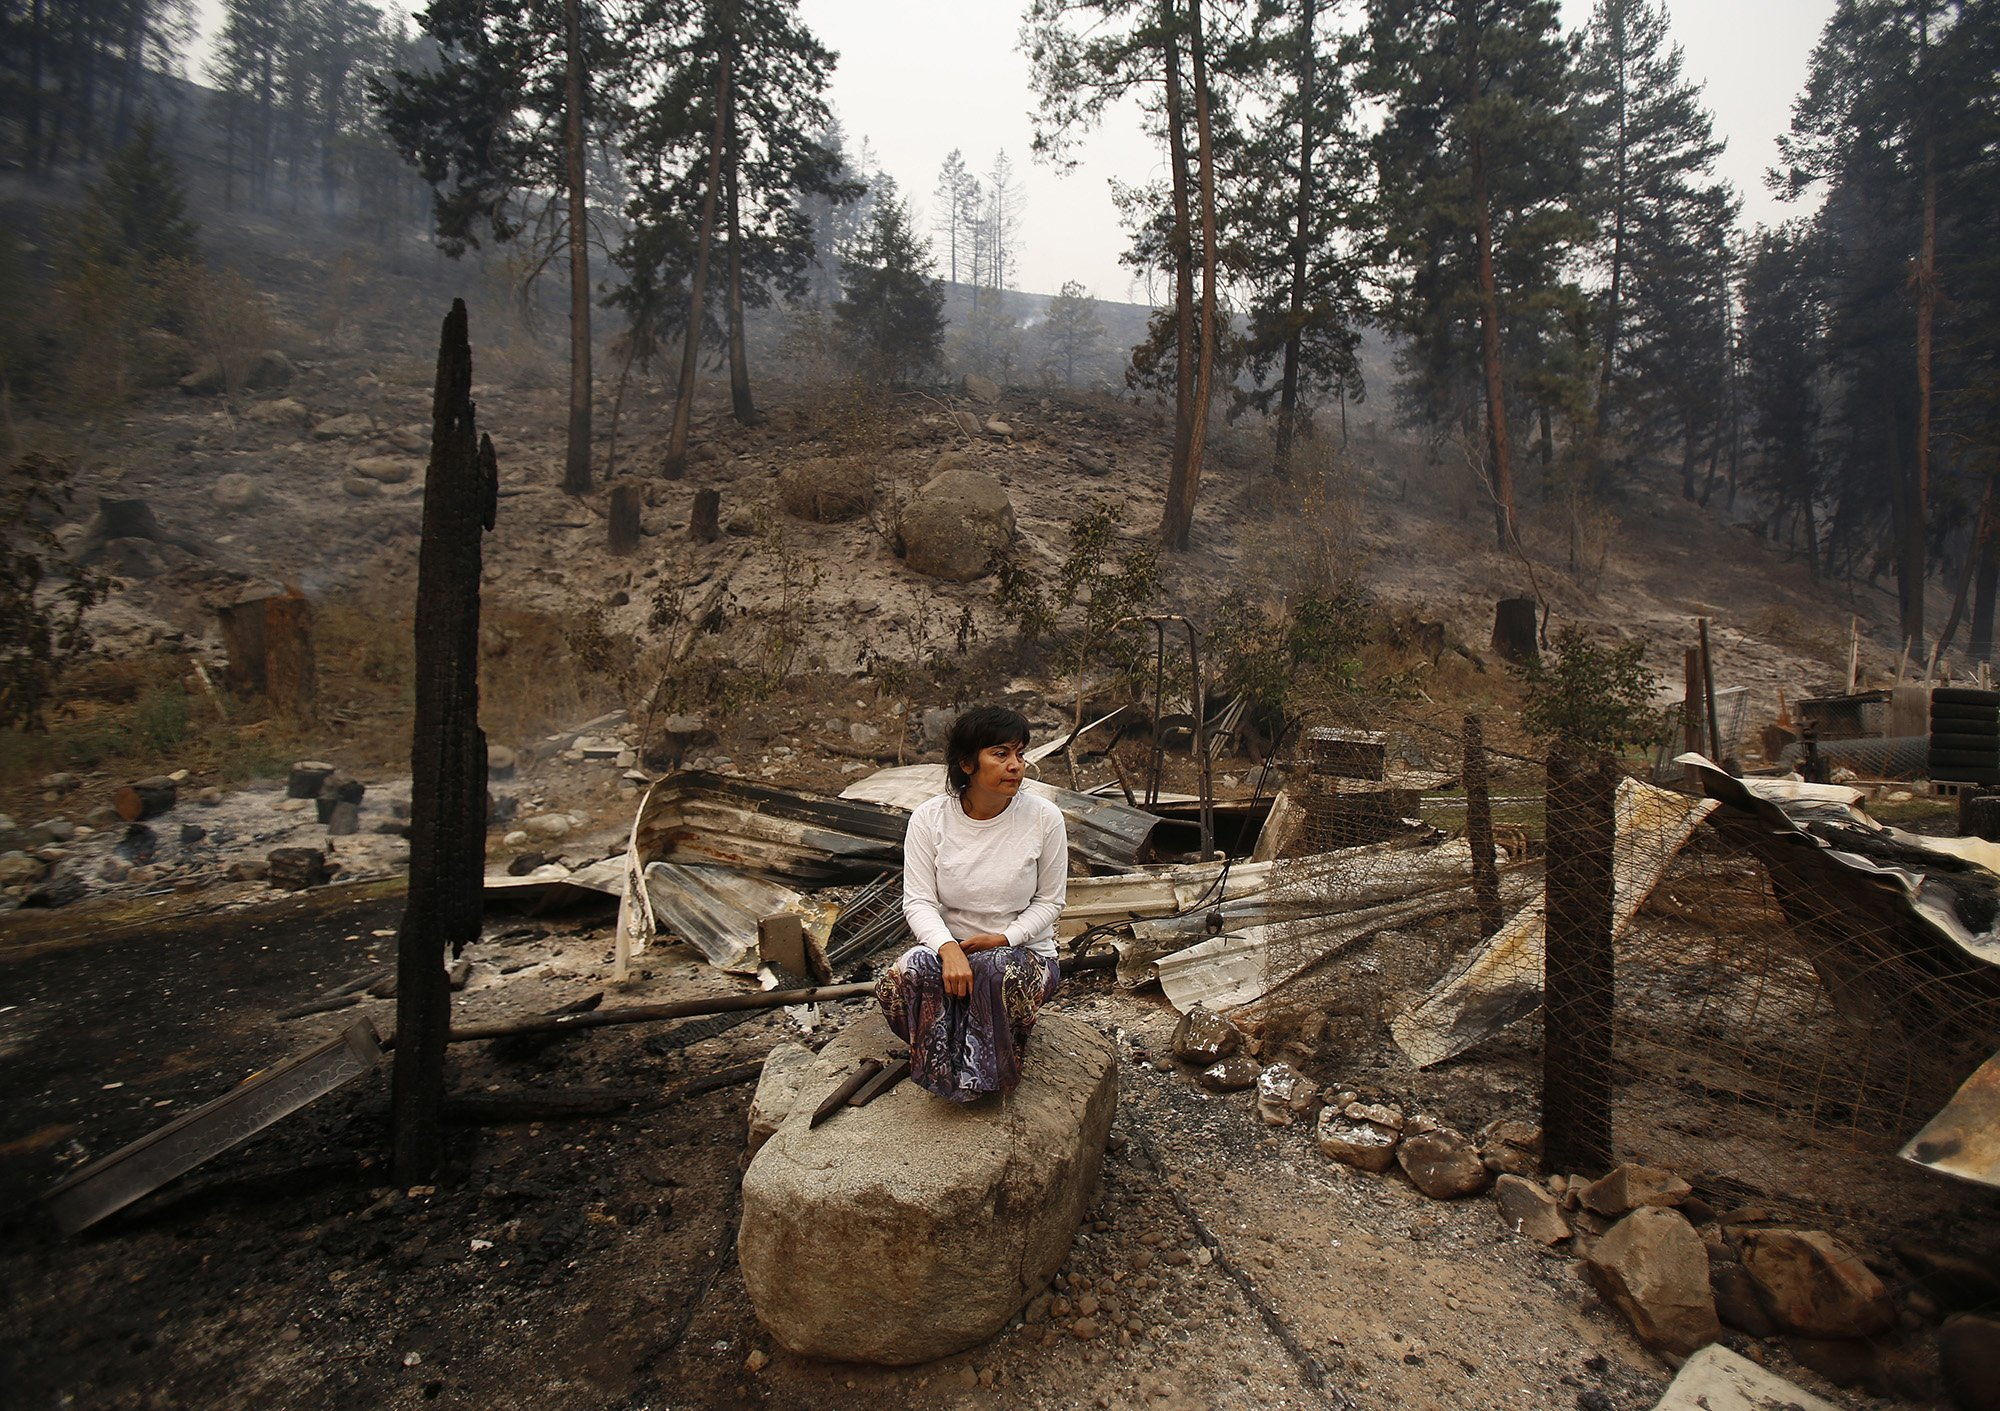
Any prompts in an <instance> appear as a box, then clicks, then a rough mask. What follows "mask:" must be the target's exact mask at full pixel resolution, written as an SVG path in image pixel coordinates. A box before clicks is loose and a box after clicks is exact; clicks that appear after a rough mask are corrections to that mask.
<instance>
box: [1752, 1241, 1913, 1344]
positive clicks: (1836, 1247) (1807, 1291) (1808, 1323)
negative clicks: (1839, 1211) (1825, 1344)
mask: <svg viewBox="0 0 2000 1411" xmlns="http://www.w3.org/2000/svg"><path fill="white" fill-rule="evenodd" d="M1739 1250H1740V1252H1741V1255H1742V1259H1743V1267H1744V1268H1745V1269H1747V1270H1749V1271H1750V1277H1751V1278H1752V1279H1753V1280H1755V1282H1756V1285H1757V1291H1758V1293H1759V1295H1761V1297H1762V1298H1763V1300H1764V1308H1765V1310H1766V1311H1767V1312H1769V1313H1770V1315H1771V1317H1772V1318H1773V1319H1774V1320H1776V1322H1777V1324H1778V1326H1779V1327H1781V1328H1783V1329H1784V1330H1785V1331H1786V1332H1788V1333H1796V1334H1797V1335H1799V1336H1800V1337H1806V1338H1860V1337H1873V1336H1874V1335H1875V1334H1877V1333H1882V1332H1886V1331H1888V1329H1889V1328H1890V1327H1891V1326H1893V1325H1894V1323H1895V1321H1896V1308H1895V1304H1894V1303H1893V1302H1892V1301H1891V1300H1890V1298H1889V1291H1888V1290H1887V1289H1886V1288H1884V1287H1883V1285H1882V1281H1881V1280H1880V1279H1878V1278H1877V1277H1875V1272H1874V1271H1873V1270H1872V1269H1870V1268H1869V1267H1868V1266H1867V1265H1866V1264H1865V1263H1863V1262H1862V1260H1861V1256H1860V1255H1858V1254H1856V1253H1855V1252H1854V1251H1853V1250H1851V1249H1849V1248H1848V1247H1847V1246H1846V1245H1844V1244H1842V1243H1841V1242H1840V1241H1839V1240H1837V1239H1835V1238H1834V1237H1833V1236H1832V1235H1829V1234H1826V1233H1824V1232H1823V1231H1820V1230H1747V1231H1745V1232H1744V1234H1743V1239H1742V1243H1741V1244H1740V1245H1739Z"/></svg>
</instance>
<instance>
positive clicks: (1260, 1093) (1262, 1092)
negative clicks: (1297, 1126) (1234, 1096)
mask: <svg viewBox="0 0 2000 1411" xmlns="http://www.w3.org/2000/svg"><path fill="white" fill-rule="evenodd" d="M1310 1086H1311V1084H1310V1083H1308V1082H1307V1081H1306V1080H1305V1079H1304V1078H1301V1077H1300V1076H1299V1074H1298V1070H1297V1069H1295V1068H1293V1067H1292V1065H1291V1064H1289V1063H1273V1064H1272V1065H1271V1066H1270V1067H1269V1068H1266V1069H1265V1070H1264V1071H1263V1072H1262V1073H1259V1074H1258V1075H1257V1115H1258V1116H1259V1117H1261V1118H1262V1119H1263V1120H1264V1125H1265V1126H1267V1127H1289V1126H1291V1125H1292V1116H1293V1114H1294V1113H1295V1112H1296V1111H1297V1110H1298V1109H1297V1108H1296V1107H1295V1106H1294V1105H1293V1102H1294V1099H1296V1098H1297V1097H1298V1096H1299V1090H1300V1089H1301V1088H1307V1087H1310Z"/></svg>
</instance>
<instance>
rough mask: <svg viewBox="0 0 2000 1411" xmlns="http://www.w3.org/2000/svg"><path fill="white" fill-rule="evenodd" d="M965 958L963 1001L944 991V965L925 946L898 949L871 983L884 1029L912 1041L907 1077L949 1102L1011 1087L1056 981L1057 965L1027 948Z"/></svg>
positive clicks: (1002, 948) (1003, 948)
mask: <svg viewBox="0 0 2000 1411" xmlns="http://www.w3.org/2000/svg"><path fill="white" fill-rule="evenodd" d="M966 962H967V963H968V964H969V965H971V966H972V995H971V997H970V998H969V999H954V998H953V997H952V996H950V995H948V994H946V993H945V992H944V962H943V961H941V960H939V959H938V957H937V953H936V952H935V951H932V950H929V949H927V948H925V947H923V946H912V947H911V948H910V949H909V950H907V951H905V952H903V955H902V957H901V958H900V959H899V960H897V962H896V963H895V964H894V965H892V966H890V967H889V968H888V969H887V970H885V971H883V972H882V978H881V979H879V980H877V981H876V982H875V998H876V999H877V1000H878V1001H880V1003H881V1005H882V1013H883V1015H884V1017H886V1018H887V1019H888V1021H889V1027H890V1028H891V1029H893V1030H895V1031H896V1035H897V1037H899V1038H901V1039H903V1040H904V1041H905V1042H907V1043H908V1044H909V1046H910V1077H911V1078H912V1079H913V1080H914V1081H915V1082H916V1084H917V1085H918V1086H919V1087H921V1088H924V1089H925V1090H926V1091H929V1092H932V1093H935V1094H937V1095H938V1096H939V1097H943V1098H950V1099H951V1100H952V1101H953V1102H972V1101H973V1100H975V1099H977V1098H981V1097H984V1096H985V1095H986V1094H988V1093H1006V1092H1012V1091H1013V1090H1014V1085H1015V1084H1016V1083H1018V1082H1020V1081H1021V1050H1022V1049H1023V1048H1024V1047H1025V1046H1026V1045H1027V1042H1028V1033H1029V1031H1030V1030H1031V1029H1033V1028H1034V1027H1035V1013H1036V1011H1037V1010H1039V1009H1040V1008H1041V1007H1042V1006H1043V1005H1044V1004H1047V1003H1048V1001H1049V999H1050V997H1051V996H1053V995H1054V994H1055V992H1056V987H1057V986H1058V985H1060V984H1061V983H1062V971H1061V969H1060V968H1058V966H1057V965H1056V962H1055V961H1054V960H1051V959H1049V958H1047V957H1045V956H1040V955H1037V954H1035V952H1033V951H1031V950H1029V949H1027V948H1026V947H1025V946H996V947H994V948H993V949H992V950H983V951H979V952H976V953H975V954H973V955H969V956H967V957H966Z"/></svg>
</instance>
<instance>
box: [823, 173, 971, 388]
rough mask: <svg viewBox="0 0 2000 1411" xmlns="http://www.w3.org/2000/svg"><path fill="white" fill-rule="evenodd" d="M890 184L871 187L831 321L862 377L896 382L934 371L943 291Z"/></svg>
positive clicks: (939, 350)
mask: <svg viewBox="0 0 2000 1411" xmlns="http://www.w3.org/2000/svg"><path fill="white" fill-rule="evenodd" d="M911 224H912V223H911V220H910V210H909V207H908V206H906V205H905V204H904V203H903V202H902V200H901V199H900V198H898V197H897V196H896V194H895V190H894V188H893V187H886V188H884V187H878V188H877V190H876V199H875V215H874V219H873V221H872V222H871V223H870V225H869V228H868V230H867V232H866V233H865V234H864V235H863V236H862V238H861V240H860V241H859V242H857V243H856V245H855V246H854V248H853V249H852V250H850V251H849V252H848V257H847V261H846V264H845V266H844V268H843V271H842V282H841V295H840V302H839V303H838V304H836V305H834V317H835V318H836V319H837V320H838V322H839V325H840V329H841V331H842V333H844V334H845V335H846V337H847V338H848V340H849V341H850V343H851V344H852V346H853V348H854V353H855V359H856V363H857V365H858V366H859V367H860V368H861V370H862V372H863V374H864V375H865V376H867V377H870V378H873V379H875V380H877V381H881V382H904V381H908V380H909V379H911V378H914V377H918V376H921V375H922V374H924V373H926V372H928V371H930V370H931V369H932V368H934V367H936V366H937V363H938V359H939V357H940V355H941V354H942V352H943V349H944V288H943V286H942V285H940V284H939V283H938V280H937V277H936V275H935V274H934V273H933V263H932V259H931V254H930V251H929V250H927V249H925V248H924V245H923V243H922V241H921V240H920V239H919V238H918V237H917V234H916V232H915V231H914V230H913V229H912V228H911Z"/></svg>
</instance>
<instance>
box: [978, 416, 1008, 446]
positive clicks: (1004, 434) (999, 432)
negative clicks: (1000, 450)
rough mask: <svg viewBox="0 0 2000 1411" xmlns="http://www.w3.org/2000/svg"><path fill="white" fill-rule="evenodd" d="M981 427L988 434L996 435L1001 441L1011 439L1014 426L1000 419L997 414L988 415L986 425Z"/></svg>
mask: <svg viewBox="0 0 2000 1411" xmlns="http://www.w3.org/2000/svg"><path fill="white" fill-rule="evenodd" d="M982 429H983V430H984V431H985V432H986V434H987V435H988V436H997V437H999V438H1000V439H1001V440H1002V441H1007V440H1011V439H1012V438H1013V435H1014V428H1013V427H1012V426H1010V425H1008V424H1007V423H1006V422H1004V421H1002V420H1000V418H999V417H997V416H993V417H988V418H987V419H986V425H985V426H984V427H983V428H982Z"/></svg>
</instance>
